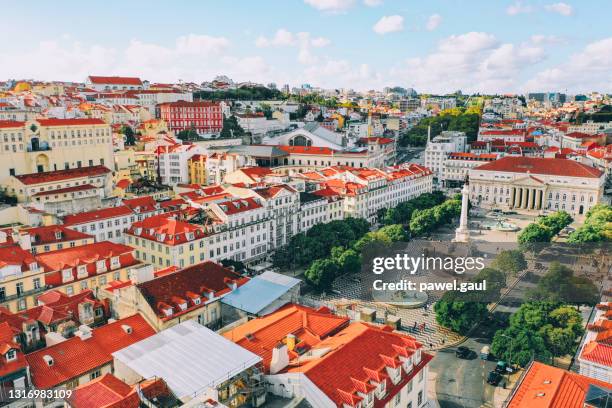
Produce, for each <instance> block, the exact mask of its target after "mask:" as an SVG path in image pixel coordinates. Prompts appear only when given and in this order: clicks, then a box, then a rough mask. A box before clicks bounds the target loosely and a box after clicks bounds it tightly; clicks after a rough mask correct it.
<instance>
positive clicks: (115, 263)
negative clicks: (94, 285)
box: [111, 256, 121, 269]
mask: <svg viewBox="0 0 612 408" xmlns="http://www.w3.org/2000/svg"><path fill="white" fill-rule="evenodd" d="M120 267H121V263H120V262H119V257H118V256H113V257H112V258H111V269H119V268H120Z"/></svg>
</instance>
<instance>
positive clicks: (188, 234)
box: [187, 232, 194, 241]
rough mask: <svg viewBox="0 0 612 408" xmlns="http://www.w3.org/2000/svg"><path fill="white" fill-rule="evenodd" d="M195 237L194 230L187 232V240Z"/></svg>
mask: <svg viewBox="0 0 612 408" xmlns="http://www.w3.org/2000/svg"><path fill="white" fill-rule="evenodd" d="M193 238H194V236H193V232H188V233H187V241H193Z"/></svg>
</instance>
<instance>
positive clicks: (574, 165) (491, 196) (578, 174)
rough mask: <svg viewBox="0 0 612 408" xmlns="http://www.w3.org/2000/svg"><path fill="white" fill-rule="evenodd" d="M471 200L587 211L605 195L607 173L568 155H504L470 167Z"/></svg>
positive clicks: (492, 205)
mask: <svg viewBox="0 0 612 408" xmlns="http://www.w3.org/2000/svg"><path fill="white" fill-rule="evenodd" d="M469 174H470V200H471V202H472V204H474V205H477V206H479V207H482V208H489V209H500V210H505V211H520V212H528V213H542V212H545V211H558V210H564V211H567V212H568V213H570V214H572V215H581V214H585V213H586V212H587V211H588V210H589V209H590V208H591V207H593V206H594V205H596V204H597V203H598V202H599V201H600V200H601V197H602V195H603V186H604V181H605V176H604V174H603V173H602V172H601V171H599V170H598V169H596V168H594V167H590V166H587V165H584V164H582V163H578V162H576V161H573V160H568V159H554V158H536V157H504V158H502V159H500V160H496V161H494V162H491V163H487V164H484V165H482V166H479V167H476V168H474V169H472V170H470V173H469Z"/></svg>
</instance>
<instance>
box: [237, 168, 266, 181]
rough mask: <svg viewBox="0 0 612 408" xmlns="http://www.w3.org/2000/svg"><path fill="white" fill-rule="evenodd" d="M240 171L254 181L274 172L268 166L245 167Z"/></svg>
mask: <svg viewBox="0 0 612 408" xmlns="http://www.w3.org/2000/svg"><path fill="white" fill-rule="evenodd" d="M240 171H241V172H242V173H244V174H245V175H246V176H247V177H249V178H250V179H251V180H253V181H259V180H261V179H262V178H263V177H264V176H267V175H268V174H272V170H270V169H269V168H267V167H243V168H241V169H240Z"/></svg>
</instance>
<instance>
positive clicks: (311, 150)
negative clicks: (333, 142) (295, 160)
mask: <svg viewBox="0 0 612 408" xmlns="http://www.w3.org/2000/svg"><path fill="white" fill-rule="evenodd" d="M276 147H277V148H279V149H280V150H282V151H284V152H287V153H291V154H313V155H324V156H331V155H333V154H334V153H338V151H337V150H334V149H332V148H329V147H318V146H280V145H279V146H276Z"/></svg>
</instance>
